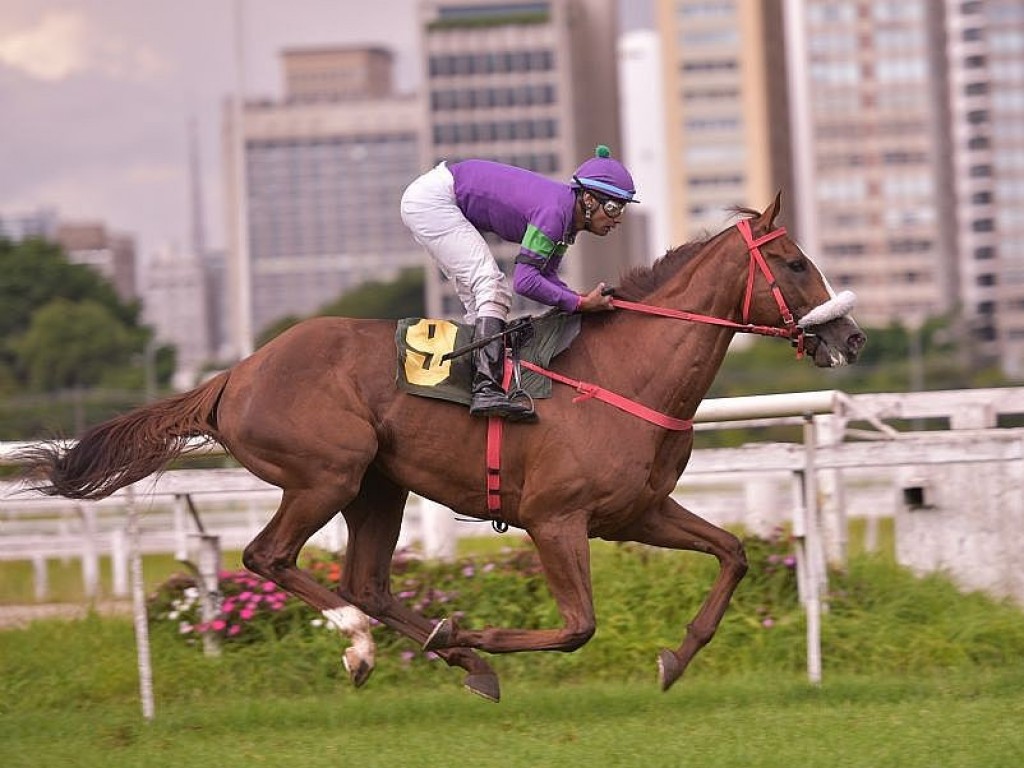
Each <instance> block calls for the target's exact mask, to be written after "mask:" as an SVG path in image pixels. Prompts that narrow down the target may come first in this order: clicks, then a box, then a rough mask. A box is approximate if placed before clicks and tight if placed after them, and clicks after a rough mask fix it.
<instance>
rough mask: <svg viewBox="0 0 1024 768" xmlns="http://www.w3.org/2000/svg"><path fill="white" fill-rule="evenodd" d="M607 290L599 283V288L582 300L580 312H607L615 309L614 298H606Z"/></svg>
mask: <svg viewBox="0 0 1024 768" xmlns="http://www.w3.org/2000/svg"><path fill="white" fill-rule="evenodd" d="M604 289H605V284H604V283H598V284H597V287H596V288H595V289H594V290H592V291H591V292H590V293H588V294H586V295H585V296H583V297H582V298H581V300H580V307H579V311H580V312H606V311H608V310H610V309H615V307H614V306H613V305H612V297H611V296H610V295H608V296H605V295H604V293H603V291H604Z"/></svg>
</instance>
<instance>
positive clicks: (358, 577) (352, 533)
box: [339, 468, 501, 701]
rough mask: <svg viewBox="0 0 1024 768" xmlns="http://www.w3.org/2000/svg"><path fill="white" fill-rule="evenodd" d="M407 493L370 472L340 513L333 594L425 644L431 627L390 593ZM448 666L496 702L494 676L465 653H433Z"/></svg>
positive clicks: (468, 685)
mask: <svg viewBox="0 0 1024 768" xmlns="http://www.w3.org/2000/svg"><path fill="white" fill-rule="evenodd" d="M408 495H409V494H408V491H407V490H405V489H404V488H401V487H399V486H398V485H395V484H394V483H392V482H391V481H390V480H388V479H386V478H384V477H383V476H381V475H380V474H379V473H377V472H375V471H374V470H373V468H371V469H370V470H369V471H368V472H367V473H366V476H365V477H364V478H363V484H362V487H361V489H360V491H359V495H358V496H357V497H356V498H355V500H354V501H353V502H352V503H351V504H349V505H348V506H347V507H346V508H345V511H344V514H345V519H346V521H347V522H348V529H349V539H348V547H347V551H346V553H345V568H344V572H343V575H342V583H341V586H340V587H339V592H340V593H341V595H342V597H344V598H345V599H346V600H348V601H349V602H351V603H353V604H355V605H358V606H359V607H360V608H362V609H363V610H364V611H366V612H367V613H368V614H370V615H371V616H373V617H374V618H375V619H378V620H379V621H381V622H383V623H384V624H386V625H387V626H389V627H391V628H392V629H394V630H395V631H397V632H401V633H402V634H403V635H405V636H406V637H409V638H411V639H412V640H413V641H415V642H416V643H417V644H419V645H423V643H424V642H426V640H427V637H428V636H429V635H430V633H431V631H432V630H433V628H434V625H433V623H432V622H431V621H430V620H429V619H427V618H425V617H423V616H421V615H420V614H418V613H416V612H415V611H413V610H412V609H411V608H408V607H407V606H405V605H403V604H402V603H401V602H399V601H398V600H397V599H396V598H395V597H394V595H393V594H392V593H391V558H392V555H393V554H394V551H395V546H396V545H397V544H398V535H399V533H400V530H401V526H402V515H403V512H404V509H405V502H406V498H407V496H408ZM437 654H438V656H440V657H441V658H442V659H444V661H445V662H447V664H448V665H449V666H459V667H462V668H463V669H464V670H466V672H467V673H468V675H467V676H466V679H465V681H464V685H465V686H466V688H468V689H469V690H471V691H472V692H473V693H476V694H478V695H480V696H483V697H484V698H486V699H489V700H490V701H498V700H499V699H500V697H501V693H500V689H499V686H498V676H497V675H496V674H495V673H494V670H493V669H491V667H490V665H489V664H488V663H487V662H486V661H484V660H483V659H481V658H480V657H479V656H477V655H476V654H475V653H473V651H471V650H469V649H467V648H453V649H449V650H440V651H437Z"/></svg>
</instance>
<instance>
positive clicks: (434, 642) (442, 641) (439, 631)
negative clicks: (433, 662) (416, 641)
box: [423, 618, 455, 651]
mask: <svg viewBox="0 0 1024 768" xmlns="http://www.w3.org/2000/svg"><path fill="white" fill-rule="evenodd" d="M454 640H455V622H453V621H452V620H451V619H447V618H445V619H441V620H440V621H439V622H437V624H436V625H435V626H434V630H433V631H432V632H431V633H430V635H429V636H428V637H427V641H426V642H425V643H423V650H424V651H439V650H441V649H442V648H450V647H451V646H452V643H453V642H454Z"/></svg>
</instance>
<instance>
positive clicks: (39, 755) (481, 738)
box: [0, 620, 1024, 768]
mask: <svg viewBox="0 0 1024 768" xmlns="http://www.w3.org/2000/svg"><path fill="white" fill-rule="evenodd" d="M102 623H104V624H107V623H109V620H103V621H102ZM94 629H95V627H94ZM126 629H127V627H125V626H123V625H122V626H121V627H119V628H114V629H113V630H112V631H115V632H116V633H117V634H118V635H125V634H128V633H127V632H126ZM65 639H66V640H70V641H72V642H73V641H74V639H75V638H74V637H67V638H65ZM123 645H124V646H125V647H123V648H122V650H123V656H122V658H121V659H119V660H117V662H116V663H115V664H114V665H112V666H111V665H108V662H107V659H106V658H105V659H104V660H103V668H104V670H105V674H104V675H102V676H101V675H97V674H95V673H89V674H85V675H83V674H82V672H81V670H76V669H75V668H74V667H73V665H72V664H65V665H63V666H62V668H61V669H59V670H58V669H52V668H51V671H52V672H53V673H54V677H59V676H63V675H68V676H69V677H71V678H72V679H75V678H78V680H77V682H78V683H81V682H83V678H89V677H95V678H96V679H95V682H96V684H97V688H95V689H91V692H90V686H80V685H75V684H73V685H72V686H71V689H70V690H67V691H65V694H66V695H65V696H61V697H59V699H58V698H53V699H51V701H50V704H49V706H39V704H40V703H41V702H40V701H39V698H40V697H38V696H37V695H34V694H32V693H30V692H28V691H25V693H26V694H27V696H26V697H22V698H19V697H15V698H13V699H12V698H8V697H7V696H5V697H4V704H3V714H2V716H0V754H2V755H3V759H2V762H3V765H4V766H6V767H7V768H20V767H21V766H63V765H68V766H80V767H82V768H85V767H87V766H103V768H119V767H120V766H132V767H136V766H146V768H161V767H163V766H167V767H168V768H171V767H172V766H173V767H174V768H179V767H180V766H182V765H194V766H208V765H209V766H222V767H224V768H232V767H233V766H239V767H241V766H246V767H248V766H253V765H273V766H284V765H302V766H304V768H306V767H309V768H315V767H316V766H339V765H340V766H350V765H358V766H361V767H363V768H374V767H375V766H388V767H389V768H390V767H391V766H444V768H449V767H450V766H452V765H473V766H485V767H486V766H501V767H502V768H518V767H519V766H524V767H525V766H530V767H533V766H562V765H594V766H666V767H668V766H673V767H685V766H701V767H702V768H703V767H704V766H744V767H749V768H756V767H758V766H771V767H772V768H775V767H779V768H783V767H786V768H788V767H789V766H794V765H806V766H830V767H832V766H839V767H844V768H860V767H861V766H863V767H864V768H885V767H886V766H893V768H897V767H898V768H917V767H918V766H920V768H934V767H935V766H941V767H942V768H958V767H961V766H963V767H964V768H966V767H967V766H971V767H972V768H973V767H975V766H984V767H985V768H1001V767H1005V768H1011V767H1012V768H1017V766H1020V765H1021V764H1022V761H1024V729H1022V728H1021V723H1022V722H1024V666H1022V665H1016V666H1014V667H1011V668H1007V669H1002V670H983V671H979V670H970V671H966V670H959V671H957V672H955V673H948V674H931V675H926V676H915V677H904V676H900V677H895V676H890V675H886V676H882V675H867V676H850V675H840V676H834V677H833V676H830V677H828V678H826V681H825V684H824V685H823V686H822V687H821V688H820V689H816V688H814V687H812V686H809V685H808V684H807V683H806V682H805V681H804V680H802V679H801V678H800V677H799V676H796V675H792V674H789V675H786V674H774V673H760V674H753V673H750V674H745V675H728V676H726V677H723V678H719V679H716V678H715V677H713V676H711V675H707V674H695V675H694V676H693V677H692V678H690V679H684V680H683V681H681V682H680V683H679V684H678V685H677V686H676V688H674V689H673V690H672V691H670V692H669V693H667V694H662V693H660V692H659V691H658V690H657V686H656V684H655V682H654V681H653V679H652V680H649V681H647V682H638V681H619V682H610V681H606V682H573V683H568V684H560V685H553V684H549V683H545V682H544V681H539V680H536V679H529V680H522V681H520V680H514V679H512V680H509V681H508V682H507V683H506V686H505V697H504V701H503V702H502V703H501V704H498V705H493V704H489V703H486V702H484V701H482V700H480V699H477V698H475V697H473V696H471V695H470V694H468V693H466V692H464V691H461V690H460V689H459V687H458V685H457V684H456V681H455V680H453V679H451V677H452V676H451V674H449V673H444V672H442V673H440V675H439V676H438V678H437V679H435V680H433V681H432V682H433V683H434V684H426V683H427V681H426V680H424V679H422V677H420V676H417V675H412V676H410V677H408V678H406V679H405V680H404V681H392V682H385V681H381V680H376V679H374V680H371V681H370V683H369V684H368V685H367V687H366V688H364V689H362V690H360V691H354V690H352V689H351V688H349V687H348V686H347V684H344V683H343V682H342V681H340V680H335V681H334V683H335V684H333V685H328V686H327V687H329V688H331V689H332V690H330V691H320V692H318V693H316V694H296V693H281V694H278V695H270V694H266V693H265V694H263V695H257V694H255V693H253V694H247V693H245V689H247V688H249V687H251V686H249V685H246V684H245V683H244V682H243V683H242V685H241V686H240V688H241V691H237V692H230V691H225V690H224V689H223V685H224V682H225V681H224V680H223V679H219V678H220V677H221V673H219V672H217V671H215V670H213V669H212V668H211V667H209V666H207V665H204V664H194V663H193V664H191V665H189V666H190V669H188V670H185V669H182V670H179V672H178V673H179V674H181V675H188V676H190V677H191V681H190V682H189V683H187V684H186V683H184V681H183V680H182V681H179V682H177V683H175V684H174V685H172V686H170V688H171V690H170V691H168V690H167V688H168V686H166V685H165V684H164V683H162V682H161V680H160V678H161V677H163V676H165V675H166V674H167V670H166V669H163V670H162V671H161V672H158V675H157V711H156V718H155V720H154V721H153V722H151V723H146V722H144V721H143V720H142V719H141V718H140V715H139V712H138V707H137V705H136V704H135V702H133V701H131V700H130V698H131V697H130V696H126V695H124V694H125V693H126V692H127V691H126V689H124V686H127V685H128V684H129V683H131V682H133V681H132V680H131V678H132V674H131V668H132V660H131V659H130V658H129V657H130V655H131V654H130V648H129V647H127V646H129V645H130V643H124V644H123ZM63 647H64V648H67V649H68V651H69V654H68V655H70V656H72V657H76V656H78V654H77V653H75V652H74V651H73V650H72V649H71V648H70V647H69V646H68V645H66V644H65V645H64V646H63ZM45 655H46V656H47V657H49V658H50V659H51V660H52V659H53V658H54V657H59V656H60V655H61V654H60V652H59V649H49V652H48V653H46V654H45ZM193 659H194V661H197V660H195V658H194V657H193ZM160 667H161V668H163V667H164V665H163V664H161V665H160ZM311 671H312V670H311ZM235 672H238V670H235ZM211 674H212V676H213V677H214V678H216V679H215V680H213V681H210V675H211ZM244 674H248V675H251V676H257V677H259V678H260V679H261V680H262V681H263V684H262V686H261V687H267V688H272V687H273V686H272V680H273V678H274V675H275V671H274V669H273V668H272V667H271V668H267V667H260V666H255V665H254V666H252V667H251V668H250V669H248V670H247V672H245V673H244ZM47 677H49V676H47ZM101 677H103V678H105V679H106V681H107V682H106V683H103V682H102V681H101V680H100V678H101ZM114 681H117V682H116V683H114ZM24 682H26V683H28V682H29V681H24ZM37 682H39V683H42V684H45V682H46V681H44V680H40V681H37ZM207 682H213V685H212V686H210V688H208V687H207V686H206V683H207ZM111 687H116V688H118V689H124V690H121V692H120V693H119V694H118V695H115V696H114V697H113V699H114V700H113V701H104V700H103V699H104V692H105V691H109V689H110V688H111ZM287 687H290V686H287ZM311 687H312V688H314V689H322V688H324V687H325V685H324V681H323V679H319V680H316V681H313V682H312V685H311ZM26 699H27V701H26ZM33 701H34V702H35V705H34V706H33V705H32V704H31V702H33Z"/></svg>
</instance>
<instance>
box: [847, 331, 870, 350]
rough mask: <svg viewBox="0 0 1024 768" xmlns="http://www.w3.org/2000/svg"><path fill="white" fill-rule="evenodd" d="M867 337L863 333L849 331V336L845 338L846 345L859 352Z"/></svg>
mask: <svg viewBox="0 0 1024 768" xmlns="http://www.w3.org/2000/svg"><path fill="white" fill-rule="evenodd" d="M867 340H868V337H867V336H865V335H864V334H863V333H851V334H850V338H849V339H847V340H846V343H847V345H848V346H849V347H850V349H852V350H853V351H854V352H859V351H860V349H861V347H863V346H864V345H865V344H866V343H867Z"/></svg>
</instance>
